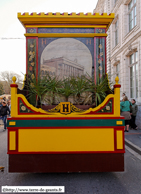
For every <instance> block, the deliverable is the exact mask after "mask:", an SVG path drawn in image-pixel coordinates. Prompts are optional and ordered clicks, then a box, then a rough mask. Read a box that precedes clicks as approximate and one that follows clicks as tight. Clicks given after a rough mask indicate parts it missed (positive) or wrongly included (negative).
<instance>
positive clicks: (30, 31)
mask: <svg viewBox="0 0 141 194" xmlns="http://www.w3.org/2000/svg"><path fill="white" fill-rule="evenodd" d="M26 33H37V28H27V29H26Z"/></svg>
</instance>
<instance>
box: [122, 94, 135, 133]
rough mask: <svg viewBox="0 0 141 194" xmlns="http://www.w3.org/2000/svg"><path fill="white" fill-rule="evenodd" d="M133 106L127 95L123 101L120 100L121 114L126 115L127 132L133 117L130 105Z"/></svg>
mask: <svg viewBox="0 0 141 194" xmlns="http://www.w3.org/2000/svg"><path fill="white" fill-rule="evenodd" d="M131 106H132V104H131V102H129V100H128V98H127V96H125V97H124V98H123V101H122V102H120V111H121V116H123V117H125V130H124V131H125V132H128V131H129V124H130V119H131V114H130V107H131Z"/></svg>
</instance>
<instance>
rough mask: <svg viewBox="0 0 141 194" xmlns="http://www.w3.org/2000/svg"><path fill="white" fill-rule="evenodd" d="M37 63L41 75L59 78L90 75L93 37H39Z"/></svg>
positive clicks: (92, 65)
mask: <svg viewBox="0 0 141 194" xmlns="http://www.w3.org/2000/svg"><path fill="white" fill-rule="evenodd" d="M38 43H39V47H38V59H39V60H38V64H39V71H40V72H41V73H42V75H44V74H46V73H50V74H51V75H56V76H59V77H60V78H63V77H64V78H65V77H69V76H71V75H73V76H78V75H79V76H81V75H84V74H86V73H88V74H89V75H92V68H93V67H94V64H93V59H94V39H93V38H39V42H38Z"/></svg>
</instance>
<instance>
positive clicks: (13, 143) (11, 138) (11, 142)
mask: <svg viewBox="0 0 141 194" xmlns="http://www.w3.org/2000/svg"><path fill="white" fill-rule="evenodd" d="M9 150H16V132H15V131H10V132H9Z"/></svg>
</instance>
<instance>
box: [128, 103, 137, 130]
mask: <svg viewBox="0 0 141 194" xmlns="http://www.w3.org/2000/svg"><path fill="white" fill-rule="evenodd" d="M131 103H132V107H131V123H130V126H131V128H133V129H135V130H137V128H138V127H137V125H136V124H135V120H136V114H137V111H138V106H137V105H136V101H135V99H132V100H131Z"/></svg>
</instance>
